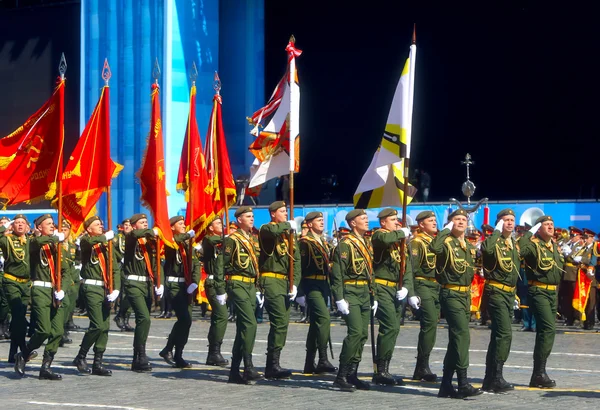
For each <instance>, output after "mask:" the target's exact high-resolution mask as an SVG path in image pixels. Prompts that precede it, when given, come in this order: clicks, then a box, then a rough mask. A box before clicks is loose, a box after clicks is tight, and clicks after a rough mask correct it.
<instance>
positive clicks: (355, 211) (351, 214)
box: [346, 209, 367, 222]
mask: <svg viewBox="0 0 600 410" xmlns="http://www.w3.org/2000/svg"><path fill="white" fill-rule="evenodd" d="M366 214H367V212H366V211H365V210H364V209H353V210H351V211H350V212H348V213H347V214H346V222H350V221H351V220H353V219H354V218H356V217H357V216H361V215H366Z"/></svg>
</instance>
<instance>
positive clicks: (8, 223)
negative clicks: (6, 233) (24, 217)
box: [3, 221, 14, 229]
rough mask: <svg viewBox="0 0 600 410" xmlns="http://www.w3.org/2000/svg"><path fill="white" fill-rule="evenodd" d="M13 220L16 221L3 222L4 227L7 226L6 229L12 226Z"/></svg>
mask: <svg viewBox="0 0 600 410" xmlns="http://www.w3.org/2000/svg"><path fill="white" fill-rule="evenodd" d="M13 222H14V221H6V222H4V224H3V225H4V227H5V228H6V229H8V228H10V227H11V225H12V224H13Z"/></svg>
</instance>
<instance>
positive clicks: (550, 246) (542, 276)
mask: <svg viewBox="0 0 600 410" xmlns="http://www.w3.org/2000/svg"><path fill="white" fill-rule="evenodd" d="M546 221H552V217H550V216H548V215H545V216H542V217H540V218H538V219H537V221H536V225H537V224H538V223H539V224H542V223H543V222H546ZM519 248H520V250H521V257H522V258H523V259H524V261H525V272H526V274H527V281H528V283H529V289H528V294H527V297H528V301H529V307H530V309H531V310H532V312H533V316H534V317H535V323H536V336H535V347H534V350H533V374H532V376H531V381H530V383H529V385H530V386H531V387H554V386H556V383H555V382H554V380H551V379H550V378H549V377H548V375H547V374H546V361H547V360H548V356H550V352H551V351H552V346H553V345H554V336H555V334H556V307H557V293H556V288H557V285H558V284H559V283H560V279H561V274H562V269H563V264H564V260H563V258H562V256H561V255H560V253H559V252H558V246H557V245H556V244H555V243H554V242H553V241H552V240H549V241H548V242H544V241H543V240H542V239H541V238H540V237H539V236H537V235H536V236H535V237H534V236H533V234H532V233H531V232H530V231H529V232H526V233H525V234H524V235H523V236H522V237H521V239H520V240H519Z"/></svg>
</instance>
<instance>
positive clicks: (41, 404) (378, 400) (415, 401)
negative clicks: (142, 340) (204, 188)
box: [0, 310, 600, 410]
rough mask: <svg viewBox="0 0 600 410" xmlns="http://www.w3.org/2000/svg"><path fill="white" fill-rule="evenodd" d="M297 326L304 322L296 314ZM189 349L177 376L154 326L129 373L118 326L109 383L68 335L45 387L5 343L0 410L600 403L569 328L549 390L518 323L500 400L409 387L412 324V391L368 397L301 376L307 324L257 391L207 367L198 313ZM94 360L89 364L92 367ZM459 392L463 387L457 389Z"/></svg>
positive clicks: (594, 340) (475, 332)
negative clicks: (143, 360) (274, 375)
mask: <svg viewBox="0 0 600 410" xmlns="http://www.w3.org/2000/svg"><path fill="white" fill-rule="evenodd" d="M292 316H293V317H292V320H294V319H297V318H298V314H297V313H296V312H294V313H293V315H292ZM194 317H195V320H194V323H193V325H192V330H191V335H190V341H189V343H188V345H187V348H186V350H185V351H184V357H185V358H186V359H188V360H189V361H190V362H191V363H193V366H194V367H193V368H192V369H186V370H179V369H174V368H171V367H170V366H169V365H167V364H166V363H165V362H164V361H163V360H162V359H161V358H160V357H159V355H158V352H159V351H160V350H161V349H162V348H163V347H164V344H165V342H166V336H167V335H168V333H169V331H170V330H171V327H172V325H173V323H174V319H153V320H152V327H151V330H150V337H149V339H148V345H147V353H148V356H149V357H150V360H151V362H152V366H153V372H151V373H145V374H139V373H134V372H132V371H130V370H129V367H130V363H131V355H132V340H133V333H124V332H120V331H119V330H118V328H117V327H116V326H115V324H114V322H112V323H111V332H110V336H109V342H108V348H107V351H106V354H105V361H106V363H107V364H108V368H110V369H112V370H113V376H112V377H98V376H82V375H79V374H78V373H77V370H76V369H75V367H74V366H73V365H72V364H71V362H72V360H73V358H74V357H75V355H76V354H77V351H78V345H79V343H80V341H81V339H82V336H83V331H75V332H71V337H72V339H73V344H71V345H67V346H66V347H64V348H60V349H59V350H58V353H57V356H56V359H55V361H54V364H53V366H52V368H53V369H54V370H55V371H56V372H59V373H62V375H63V380H62V381H59V382H51V381H40V380H38V378H37V375H38V371H39V368H40V365H41V356H42V355H41V353H42V351H41V350H43V349H40V351H38V353H40V354H39V356H38V357H37V358H36V359H34V360H33V361H32V362H31V363H29V364H28V366H27V370H26V371H27V374H26V376H25V378H24V379H20V378H19V377H17V376H16V375H15V373H14V371H13V367H12V365H8V364H7V363H6V359H7V354H8V342H7V341H3V342H1V343H0V360H1V364H0V380H1V382H0V408H13V409H43V408H68V409H94V408H103V409H208V408H211V409H224V408H244V409H248V408H279V409H290V408H302V409H334V408H336V409H341V408H343V409H347V408H363V409H370V408H373V409H382V408H407V409H411V410H412V409H416V408H433V407H434V406H439V407H441V406H443V407H444V408H457V409H458V408H511V409H513V408H528V409H532V408H566V406H572V407H573V408H575V407H576V408H577V409H578V410H579V409H584V408H592V407H593V408H597V406H598V400H597V399H599V398H600V382H599V380H600V366H599V365H598V364H599V363H600V360H599V359H600V352H599V351H598V345H599V343H600V333H596V332H595V331H593V332H590V331H582V330H579V329H576V328H566V327H564V326H561V325H558V328H559V332H558V334H557V336H556V342H555V344H554V350H553V352H552V355H551V356H550V358H549V360H548V367H547V370H548V374H549V376H550V377H551V378H553V379H555V380H556V384H557V387H556V388H554V389H551V390H540V389H532V388H529V387H528V383H529V378H530V376H531V371H532V364H533V359H532V350H533V344H534V340H535V334H534V333H530V332H525V333H523V332H519V331H517V330H518V329H519V328H520V326H519V325H514V326H513V330H514V334H513V344H512V351H511V354H510V357H509V359H508V361H507V363H506V366H505V368H504V376H505V379H506V380H507V381H509V382H511V383H514V384H515V391H513V392H510V393H508V394H500V395H494V394H489V393H484V394H483V395H481V396H477V397H475V398H471V399H469V400H456V399H438V398H437V397H436V395H437V390H438V386H439V384H433V383H421V382H418V383H417V382H412V381H411V380H410V377H411V376H412V372H413V370H414V365H415V356H416V342H417V335H418V332H419V327H418V323H417V322H413V321H407V322H406V325H405V326H403V327H402V328H401V331H400V336H399V337H398V340H397V343H396V350H395V353H394V358H393V359H392V362H391V366H390V371H391V372H392V373H395V374H398V375H401V376H403V377H404V378H405V381H406V382H407V386H406V387H382V386H372V389H371V391H356V392H354V393H344V392H340V391H337V390H336V389H334V388H333V386H332V383H333V379H334V377H335V376H334V375H327V376H309V375H303V374H301V371H302V369H303V366H304V353H305V349H304V340H305V337H306V332H307V330H308V325H306V324H300V323H291V324H290V327H289V334H288V341H287V345H286V347H285V349H284V350H283V353H282V358H281V364H282V366H284V367H288V368H291V369H293V372H294V373H293V376H292V378H291V379H290V380H285V381H266V380H263V381H258V382H257V383H256V384H255V385H253V386H241V385H235V384H228V383H227V377H228V373H229V369H228V368H227V369H220V368H215V367H210V366H205V365H204V361H205V359H206V354H207V339H206V335H207V333H208V327H209V324H210V322H209V320H208V315H207V318H201V317H199V310H198V311H196V310H195V311H194ZM75 322H76V324H78V325H79V326H82V327H86V326H87V323H88V321H87V318H85V317H80V318H77V319H76V321H75ZM331 330H332V332H331V336H332V340H333V349H334V354H335V360H331V361H332V363H334V364H335V365H336V366H337V365H338V364H339V361H338V355H339V352H340V350H341V345H342V343H341V342H342V340H343V338H344V336H345V333H346V328H345V326H344V325H343V324H342V323H341V322H340V321H339V320H338V319H334V320H333V323H332V329H331ZM268 331H269V324H268V322H265V323H263V324H260V325H259V326H258V334H257V340H256V346H255V349H254V364H255V366H257V367H258V369H259V370H260V371H262V370H263V369H264V365H265V351H266V342H267V340H266V339H267V334H268ZM489 335H490V332H489V330H488V329H487V328H486V327H482V326H479V325H476V324H475V323H472V324H471V354H470V368H469V377H470V378H471V381H472V383H473V384H474V385H475V386H476V387H480V386H481V380H482V379H483V376H484V370H485V354H486V351H487V344H488V342H489ZM234 336H235V324H232V323H229V325H228V328H227V334H226V335H225V342H224V344H223V355H224V356H225V357H226V358H227V359H229V360H230V359H231V354H230V351H231V346H232V344H233V338H234ZM447 340H448V338H447V329H446V327H445V323H444V321H442V322H441V323H440V327H439V333H438V341H437V343H436V348H435V349H434V351H433V353H432V356H431V369H432V371H433V372H435V373H437V374H438V376H439V378H441V373H442V361H443V357H444V354H445V351H446V343H447ZM92 358H93V355H92V352H90V355H88V361H89V363H90V364H91V361H92ZM371 371H372V362H371V345H370V340H369V341H367V345H366V346H365V351H364V354H363V361H362V362H361V364H360V367H359V374H360V375H362V378H363V379H365V380H370V377H371ZM455 385H456V381H455Z"/></svg>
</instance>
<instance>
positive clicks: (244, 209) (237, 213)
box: [230, 206, 252, 225]
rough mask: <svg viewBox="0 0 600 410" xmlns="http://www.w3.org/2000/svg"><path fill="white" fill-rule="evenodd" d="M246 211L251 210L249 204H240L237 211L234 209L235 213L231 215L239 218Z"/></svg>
mask: <svg viewBox="0 0 600 410" xmlns="http://www.w3.org/2000/svg"><path fill="white" fill-rule="evenodd" d="M248 212H252V207H251V206H240V207H239V208H238V209H237V211H235V214H233V216H235V217H236V218H239V217H240V216H242V215H243V214H247V213H248ZM230 225H231V224H230Z"/></svg>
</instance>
